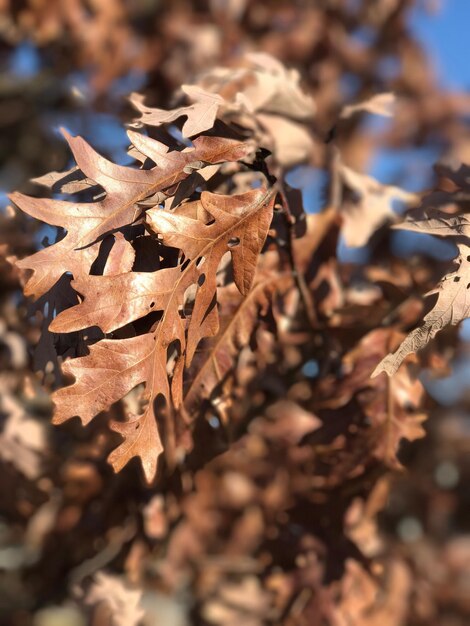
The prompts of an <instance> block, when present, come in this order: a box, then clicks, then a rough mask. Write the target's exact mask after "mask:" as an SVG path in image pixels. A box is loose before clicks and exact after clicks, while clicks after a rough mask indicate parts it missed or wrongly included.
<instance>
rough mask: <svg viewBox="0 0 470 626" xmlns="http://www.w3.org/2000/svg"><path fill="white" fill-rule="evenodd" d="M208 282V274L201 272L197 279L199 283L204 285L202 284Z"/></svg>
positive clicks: (200, 285)
mask: <svg viewBox="0 0 470 626" xmlns="http://www.w3.org/2000/svg"><path fill="white" fill-rule="evenodd" d="M205 282H206V275H205V274H201V275H200V276H199V278H198V279H197V284H198V285H199V287H202V285H203V284H204V283H205Z"/></svg>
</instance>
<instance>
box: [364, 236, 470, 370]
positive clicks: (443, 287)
mask: <svg viewBox="0 0 470 626" xmlns="http://www.w3.org/2000/svg"><path fill="white" fill-rule="evenodd" d="M433 228H435V232H442V230H441V228H440V226H439V224H437V225H436V226H433ZM458 249H459V256H458V257H457V258H456V259H455V262H456V263H457V265H458V268H457V269H456V270H455V271H454V272H452V273H451V274H448V275H447V276H445V277H444V278H443V279H442V280H441V282H440V283H439V285H438V287H437V289H436V290H434V291H432V292H430V293H429V294H428V295H432V294H434V293H437V301H436V304H435V305H434V307H433V308H432V310H431V311H430V312H429V313H428V314H427V315H426V316H425V317H424V324H423V325H422V326H419V327H418V328H415V329H414V330H413V331H412V332H411V333H410V334H409V335H408V336H407V337H406V339H405V340H404V341H403V342H402V343H401V344H400V346H399V348H398V349H397V350H396V352H394V353H393V354H389V355H387V356H386V357H385V358H384V359H383V360H382V361H380V363H379V364H378V365H377V367H376V368H375V370H374V371H373V373H372V376H378V375H379V374H380V373H381V372H386V373H387V374H388V375H389V376H393V375H394V374H395V373H396V372H397V370H398V368H399V367H400V365H401V363H402V362H403V361H404V360H405V359H406V357H407V356H408V355H410V354H415V353H416V352H418V350H421V348H424V346H425V345H426V344H428V343H429V341H431V339H433V337H435V335H436V334H437V333H438V332H439V331H440V330H442V329H443V328H445V327H446V326H448V325H449V324H452V325H455V324H458V323H459V322H461V321H462V320H464V319H466V318H467V317H469V316H470V247H469V246H468V245H466V244H464V243H459V244H458Z"/></svg>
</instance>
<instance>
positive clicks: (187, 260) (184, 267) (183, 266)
mask: <svg viewBox="0 0 470 626" xmlns="http://www.w3.org/2000/svg"><path fill="white" fill-rule="evenodd" d="M190 263H191V259H186V261H185V262H184V263H183V264H182V265H181V271H182V272H184V270H185V269H186V268H187V267H188V265H189V264H190Z"/></svg>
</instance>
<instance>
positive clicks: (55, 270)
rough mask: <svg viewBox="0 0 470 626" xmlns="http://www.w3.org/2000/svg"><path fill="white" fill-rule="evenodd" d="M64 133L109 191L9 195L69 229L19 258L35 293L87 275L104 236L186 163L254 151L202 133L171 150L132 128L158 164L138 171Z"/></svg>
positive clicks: (176, 177)
mask: <svg viewBox="0 0 470 626" xmlns="http://www.w3.org/2000/svg"><path fill="white" fill-rule="evenodd" d="M63 132H64V136H65V137H66V139H67V141H68V143H69V145H70V148H71V150H72V152H73V155H74V157H75V160H76V162H77V165H78V167H79V168H80V170H81V171H82V172H83V174H85V176H86V177H87V178H89V179H91V180H93V181H95V182H96V183H97V184H99V185H100V186H101V187H103V188H104V190H105V191H106V196H105V198H104V199H103V200H99V201H98V202H89V203H80V202H67V201H64V200H50V199H47V198H31V197H29V196H25V195H24V194H21V193H17V192H15V193H13V194H11V200H12V201H13V202H14V203H15V204H16V205H17V206H19V208H20V209H22V210H23V211H24V212H25V213H28V214H29V215H32V216H33V217H36V218H37V219H40V220H42V221H43V222H46V223H48V224H52V225H54V226H60V227H62V228H64V229H65V230H66V231H67V234H66V236H65V237H64V238H63V239H61V240H60V241H59V242H58V243H56V244H54V245H52V246H49V247H48V248H45V249H44V250H40V251H39V252H36V254H33V255H32V256H30V257H27V258H25V259H22V260H21V261H17V266H18V267H19V268H20V269H21V270H23V271H24V270H28V271H29V270H32V276H31V277H30V278H29V279H28V281H27V282H26V285H25V287H24V291H25V294H26V295H28V296H33V297H34V298H38V297H39V296H41V295H42V294H44V293H46V292H47V291H48V290H49V289H50V288H51V287H52V286H53V285H54V284H55V283H56V282H57V281H58V280H59V278H60V277H61V276H62V274H64V273H66V272H71V273H72V274H73V276H74V277H75V278H78V277H81V276H86V275H87V274H88V273H89V271H90V267H91V265H92V263H93V262H94V261H95V259H96V257H97V255H98V250H99V242H100V239H101V238H102V237H103V236H104V235H105V234H107V233H109V232H111V231H115V230H117V229H119V228H122V227H123V226H125V225H126V224H131V223H133V222H134V221H135V220H136V219H137V218H138V217H139V216H140V215H141V213H142V210H141V209H140V208H139V206H138V203H139V202H140V201H141V200H144V199H145V198H147V197H148V196H151V195H152V194H154V193H155V192H157V191H160V190H163V189H166V188H168V187H171V186H173V185H174V184H175V183H177V182H179V181H181V180H183V179H184V178H186V177H187V176H188V172H186V171H185V168H186V167H187V166H188V165H190V164H192V163H194V162H195V161H196V162H199V161H200V162H202V163H204V164H207V163H219V162H221V161H230V160H234V161H236V160H239V159H242V158H245V157H247V156H248V155H249V154H250V152H251V151H252V148H251V147H250V146H249V144H247V143H241V142H238V141H234V140H232V139H223V138H218V137H199V138H198V139H196V140H195V141H194V147H193V148H192V149H189V150H184V151H182V152H177V151H173V152H168V148H167V146H165V145H164V144H162V143H160V142H158V141H155V140H154V139H151V138H150V137H146V136H144V135H139V134H138V133H135V132H131V131H129V133H128V134H129V138H130V139H131V141H132V143H133V144H134V146H136V147H137V148H138V150H139V151H140V152H142V153H143V154H145V155H146V156H147V157H148V158H149V159H151V160H152V161H153V162H154V163H156V165H157V166H156V167H154V168H153V169H151V170H139V169H133V168H130V167H123V166H120V165H115V164H114V163H111V162H110V161H108V160H107V159H105V158H103V157H102V156H100V155H99V154H97V153H96V152H95V151H94V150H93V148H91V146H89V145H88V144H87V143H86V142H85V141H84V140H83V139H82V138H81V137H72V136H70V135H69V134H68V133H67V132H66V131H63Z"/></svg>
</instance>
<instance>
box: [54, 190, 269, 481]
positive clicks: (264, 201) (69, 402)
mask: <svg viewBox="0 0 470 626" xmlns="http://www.w3.org/2000/svg"><path fill="white" fill-rule="evenodd" d="M274 195H275V192H274V190H273V189H269V190H266V189H255V190H252V191H249V192H247V193H245V194H241V195H238V196H222V195H216V194H211V193H208V192H203V193H202V195H201V198H200V200H199V201H196V202H192V203H187V204H185V205H182V206H181V207H178V208H177V209H176V210H175V211H166V210H164V209H152V210H150V211H148V213H147V220H148V223H149V226H150V227H151V228H152V230H153V231H155V233H158V235H159V237H161V240H162V243H163V244H164V245H166V246H171V247H175V248H178V249H179V250H180V251H181V253H182V254H181V257H180V263H179V265H177V266H176V267H169V268H163V269H160V270H157V271H156V272H125V273H122V274H117V275H107V276H87V277H80V278H78V279H76V280H74V281H73V282H72V285H73V287H74V288H75V289H76V291H78V293H80V294H81V295H82V297H83V301H82V302H81V303H80V304H78V305H77V306H74V307H72V308H70V309H67V310H66V311H63V312H62V313H61V314H59V315H58V316H57V317H56V319H55V320H54V321H53V322H52V324H51V326H50V329H51V330H52V331H54V332H72V331H75V330H81V329H84V328H88V327H90V326H98V327H99V328H101V330H103V331H104V332H105V333H112V332H113V331H115V330H117V329H119V328H121V327H123V326H125V325H127V324H129V323H131V322H134V321H136V320H138V319H141V318H143V317H145V316H146V315H147V314H148V313H149V312H161V317H160V318H159V320H158V321H157V322H156V324H155V325H154V327H153V328H152V329H151V330H150V332H147V333H145V334H142V335H138V336H135V337H129V338H126V339H103V340H101V341H99V342H98V343H96V344H95V345H92V346H91V347H90V354H89V355H88V356H85V357H80V358H78V359H73V360H70V361H66V362H65V364H64V371H65V372H66V373H68V374H70V375H72V376H74V378H75V382H74V383H73V384H72V385H71V386H69V387H65V388H63V389H60V390H59V391H57V392H56V393H55V394H54V396H53V399H54V402H55V405H56V412H55V417H54V422H55V423H61V422H63V421H65V420H67V419H69V418H70V417H73V416H75V415H78V416H79V417H80V418H81V420H82V421H83V422H84V423H88V422H89V421H90V420H91V419H92V418H93V417H94V416H95V415H97V414H98V413H99V412H101V411H103V410H107V409H109V408H110V406H111V405H112V404H113V403H114V402H116V401H118V400H120V399H121V398H122V397H123V396H125V395H126V394H127V393H128V392H130V391H131V390H132V389H133V388H134V387H136V386H137V385H139V384H141V383H145V392H144V394H143V399H144V400H145V402H146V403H147V404H146V407H145V409H144V410H143V412H142V413H141V414H140V415H138V416H134V417H133V418H132V419H131V420H130V421H128V422H125V423H115V424H113V425H112V428H113V429H114V430H116V431H117V432H119V433H120V434H122V436H123V437H124V442H123V443H122V444H121V446H120V447H119V448H118V449H117V450H115V451H114V452H113V453H112V454H111V456H110V458H109V461H110V462H111V464H112V465H113V467H114V468H115V469H116V470H119V469H120V468H121V467H122V466H123V465H125V464H126V463H127V462H128V461H129V459H130V458H132V457H133V456H138V457H140V459H141V463H142V466H143V469H144V473H145V476H146V479H147V480H148V481H149V482H150V481H151V480H152V479H153V477H154V475H155V472H156V463H157V458H158V454H159V453H160V452H161V451H162V449H163V445H162V442H161V440H160V437H159V434H158V428H157V424H156V419H157V415H156V412H155V401H156V398H157V397H158V396H159V395H161V396H163V398H164V399H165V401H166V403H167V405H171V406H173V407H176V408H178V407H179V406H180V405H181V402H182V394H183V378H182V377H183V369H184V365H185V364H186V366H188V365H189V364H190V363H191V360H192V358H193V355H194V352H195V350H196V348H197V346H198V344H199V342H200V341H201V339H203V338H204V337H208V336H213V335H215V334H216V333H217V331H218V327H219V323H218V312H217V307H216V299H217V283H216V272H217V268H218V266H219V264H220V261H221V259H222V257H223V256H224V254H225V253H226V252H230V254H231V257H232V266H233V274H234V281H235V284H236V286H237V288H238V290H239V292H240V293H241V294H242V295H243V296H246V295H247V294H248V293H249V291H250V289H251V285H252V282H253V279H254V275H255V270H256V263H257V258H258V255H259V254H260V252H261V249H262V247H263V244H264V241H265V239H266V236H267V232H268V229H269V226H270V223H271V218H272V211H273V204H274ZM208 216H210V218H211V219H210V221H209V222H207V219H208ZM183 259H184V260H183ZM191 288H193V289H194V288H195V294H194V300H193V303H192V311H191V313H190V314H187V313H186V312H185V304H186V301H185V298H186V296H187V291H188V290H189V289H191ZM175 344H177V345H178V347H177V348H175V350H176V353H175V354H176V356H175V360H174V367H173V371H172V372H171V374H172V380H171V384H170V380H169V373H168V358H169V356H170V355H169V350H170V351H171V346H175Z"/></svg>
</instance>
